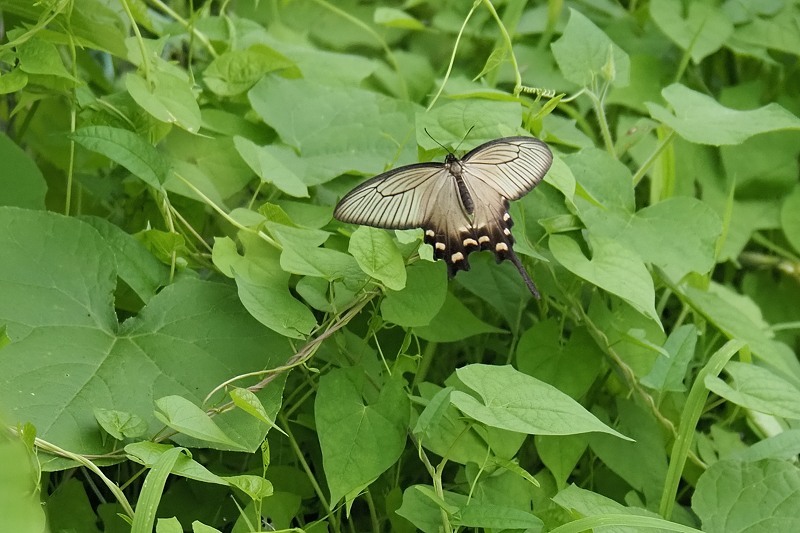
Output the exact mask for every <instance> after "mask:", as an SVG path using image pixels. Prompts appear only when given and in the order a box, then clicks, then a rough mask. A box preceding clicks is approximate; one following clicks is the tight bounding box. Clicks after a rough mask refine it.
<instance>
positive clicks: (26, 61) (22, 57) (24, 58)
mask: <svg viewBox="0 0 800 533" xmlns="http://www.w3.org/2000/svg"><path fill="white" fill-rule="evenodd" d="M17 59H18V60H19V68H20V70H22V71H23V72H25V73H27V74H38V75H43V76H58V77H59V78H64V79H66V80H69V81H71V82H77V80H76V79H75V78H74V77H72V74H70V73H69V71H68V70H67V69H66V68H65V67H64V62H63V61H62V59H61V54H59V53H58V48H56V46H55V45H54V44H53V43H50V42H47V41H45V40H43V39H40V38H37V37H34V38H32V39H29V40H28V41H26V42H25V43H23V44H21V45H20V46H18V47H17Z"/></svg>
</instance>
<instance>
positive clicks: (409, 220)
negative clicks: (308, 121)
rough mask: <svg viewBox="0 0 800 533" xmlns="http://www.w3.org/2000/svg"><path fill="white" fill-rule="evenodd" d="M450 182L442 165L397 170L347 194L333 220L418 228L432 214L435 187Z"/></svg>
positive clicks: (430, 164)
mask: <svg viewBox="0 0 800 533" xmlns="http://www.w3.org/2000/svg"><path fill="white" fill-rule="evenodd" d="M452 179H453V178H452V176H450V175H449V173H448V172H446V171H445V169H444V165H442V164H441V163H419V164H416V165H409V166H406V167H400V168H396V169H394V170H390V171H389V172H385V173H383V174H380V175H379V176H375V177H374V178H372V179H370V180H368V181H366V182H364V183H362V184H361V185H359V186H358V187H356V188H355V189H353V190H352V191H350V192H349V193H347V194H346V195H345V196H344V198H342V199H341V200H340V201H339V204H338V205H337V206H336V210H335V211H334V212H333V216H334V217H336V219H337V220H341V221H342V222H349V223H351V224H362V225H365V226H373V227H376V228H386V229H409V228H419V227H422V226H423V224H424V223H425V222H426V220H427V219H428V218H429V215H430V213H431V211H432V210H433V205H432V204H433V203H434V202H435V201H436V192H437V190H438V187H440V186H441V185H442V183H443V182H446V181H447V180H452Z"/></svg>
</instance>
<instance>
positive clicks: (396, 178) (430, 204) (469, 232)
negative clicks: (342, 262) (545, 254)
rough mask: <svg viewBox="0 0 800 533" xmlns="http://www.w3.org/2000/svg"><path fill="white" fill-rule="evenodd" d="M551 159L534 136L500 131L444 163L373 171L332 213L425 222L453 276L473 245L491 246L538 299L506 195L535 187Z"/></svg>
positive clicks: (378, 222)
mask: <svg viewBox="0 0 800 533" xmlns="http://www.w3.org/2000/svg"><path fill="white" fill-rule="evenodd" d="M552 162H553V154H552V152H551V151H550V149H549V148H548V147H547V145H546V144H545V143H544V142H542V141H540V140H539V139H536V138H535V137H504V138H502V139H495V140H493V141H489V142H487V143H485V144H482V145H480V146H478V147H477V148H475V149H473V150H471V151H470V152H468V153H467V154H466V155H464V157H462V158H461V159H458V158H457V157H456V156H455V155H454V154H452V153H448V154H447V156H446V157H445V160H444V163H434V162H431V163H417V164H414V165H408V166H404V167H399V168H396V169H393V170H389V171H388V172H384V173H383V174H380V175H378V176H375V177H374V178H372V179H369V180H367V181H365V182H364V183H362V184H361V185H359V186H357V187H356V188H355V189H353V190H352V191H350V192H349V193H347V194H346V195H345V196H344V197H343V198H342V199H341V200H340V201H339V203H338V204H337V205H336V209H335V210H334V212H333V216H334V218H336V219H337V220H340V221H342V222H347V223H352V224H361V225H364V226H373V227H377V228H385V229H411V228H422V229H423V230H424V231H425V242H426V243H427V244H430V245H431V246H433V254H434V257H435V258H436V259H441V260H443V261H444V262H445V263H447V267H448V272H449V274H450V277H453V276H455V275H456V274H457V273H458V271H459V270H469V268H470V267H469V261H468V260H467V256H468V255H469V254H470V253H471V252H473V251H475V250H491V251H492V252H494V254H495V257H496V259H497V262H498V263H500V262H501V261H503V260H505V259H510V260H511V262H512V263H513V264H514V266H516V267H517V269H518V270H519V272H520V275H521V276H522V279H523V280H524V281H525V284H526V285H527V287H528V289H529V290H530V291H531V294H533V296H534V297H536V298H537V299H538V298H539V291H538V290H537V289H536V285H535V284H534V283H533V280H531V278H530V276H529V275H528V272H527V271H526V270H525V268H524V267H523V266H522V263H521V262H520V260H519V257H517V254H515V253H514V249H513V244H514V238H513V237H512V235H511V226H512V225H513V221H512V220H511V216H510V215H509V214H508V202H509V201H510V200H517V199H519V198H522V197H523V196H524V195H525V194H527V193H528V192H530V191H531V190H532V189H533V188H534V187H536V185H538V184H539V182H541V181H542V178H544V175H545V174H546V173H547V171H548V169H549V168H550V165H551V164H552Z"/></svg>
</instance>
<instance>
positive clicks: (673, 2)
mask: <svg viewBox="0 0 800 533" xmlns="http://www.w3.org/2000/svg"><path fill="white" fill-rule="evenodd" d="M684 5H685V4H684V2H683V1H682V0H659V1H657V2H651V3H650V17H651V18H652V19H653V21H654V22H655V23H656V26H658V28H659V29H660V30H661V31H663V32H664V33H665V34H666V35H667V36H668V37H669V38H670V39H672V41H674V42H675V44H677V45H678V46H680V47H681V48H682V49H683V50H685V51H686V52H687V53H689V54H690V55H691V57H692V60H693V61H694V62H695V63H699V62H700V61H701V60H702V59H703V58H704V57H706V56H708V55H710V54H712V53H714V52H716V51H717V50H719V48H720V47H721V46H722V45H723V44H724V43H725V41H726V40H727V39H728V37H730V35H731V34H732V33H733V23H732V22H731V20H730V19H729V18H728V17H727V15H726V14H725V12H724V10H723V9H721V8H720V7H718V6H715V5H713V4H711V3H707V2H690V3H689V5H688V10H687V11H688V12H687V13H686V17H684V16H682V13H683V12H684Z"/></svg>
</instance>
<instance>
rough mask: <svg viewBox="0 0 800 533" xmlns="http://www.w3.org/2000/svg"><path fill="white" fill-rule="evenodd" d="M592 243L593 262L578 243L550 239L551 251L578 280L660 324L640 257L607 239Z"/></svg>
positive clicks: (560, 236) (653, 296)
mask: <svg viewBox="0 0 800 533" xmlns="http://www.w3.org/2000/svg"><path fill="white" fill-rule="evenodd" d="M590 237H591V235H590ZM590 242H591V243H592V244H593V247H592V258H591V259H588V258H587V257H586V256H585V255H583V252H582V251H581V249H580V246H579V245H578V243H577V242H575V241H574V240H572V239H571V238H569V237H566V236H564V235H551V236H550V251H551V252H553V257H555V259H556V260H557V261H558V262H559V263H561V264H562V265H563V266H564V267H565V268H566V269H567V270H569V271H570V272H572V273H574V274H575V275H576V276H579V277H581V278H583V279H585V280H586V281H588V282H589V283H592V284H594V285H597V286H598V287H600V288H602V289H604V290H606V291H608V292H610V293H612V294H615V295H617V296H619V297H620V298H622V299H623V300H625V301H626V302H628V303H629V304H631V305H632V306H633V307H634V308H635V309H636V310H638V311H639V312H640V313H642V314H643V315H645V316H647V317H649V318H651V319H652V320H654V321H655V322H659V318H658V314H657V313H656V309H655V289H654V288H653V279H652V278H651V277H650V273H649V272H648V271H647V268H646V267H645V266H644V264H643V263H642V260H641V259H640V258H639V256H638V255H636V253H635V252H632V251H630V250H629V249H627V248H624V247H622V246H621V245H620V244H618V243H617V242H616V241H613V240H611V239H608V238H606V237H602V238H601V237H595V238H591V239H590Z"/></svg>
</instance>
